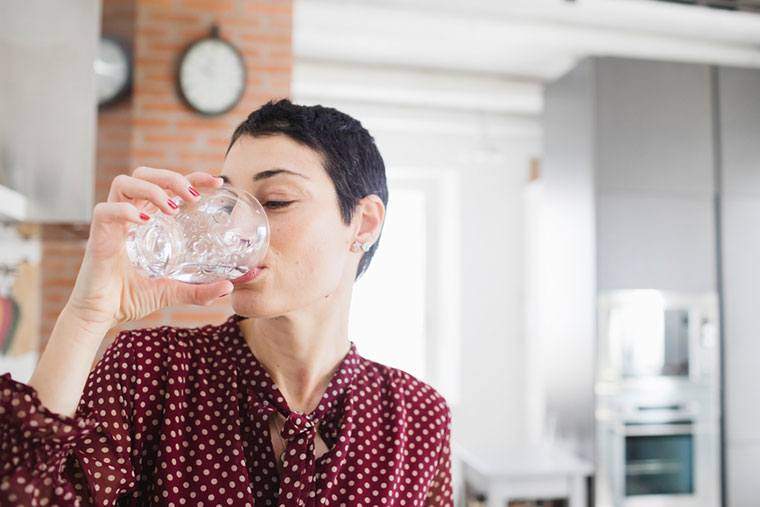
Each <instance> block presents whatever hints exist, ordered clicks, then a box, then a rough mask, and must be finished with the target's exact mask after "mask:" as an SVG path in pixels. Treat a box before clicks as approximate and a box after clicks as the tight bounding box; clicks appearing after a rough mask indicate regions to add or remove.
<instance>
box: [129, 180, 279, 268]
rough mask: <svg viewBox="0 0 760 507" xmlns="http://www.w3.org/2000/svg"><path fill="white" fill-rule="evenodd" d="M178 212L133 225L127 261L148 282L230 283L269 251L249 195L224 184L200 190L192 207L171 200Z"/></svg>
mask: <svg viewBox="0 0 760 507" xmlns="http://www.w3.org/2000/svg"><path fill="white" fill-rule="evenodd" d="M173 200H174V202H176V203H177V204H178V207H179V210H178V212H177V213H175V214H174V215H166V214H164V213H162V212H161V211H158V209H156V208H154V209H153V210H152V212H148V214H149V215H151V219H150V220H149V221H148V222H146V223H144V224H140V225H135V226H133V227H132V228H131V229H130V231H129V233H128V236H127V244H126V248H127V256H128V257H129V260H130V261H131V262H132V264H133V265H134V266H135V267H137V268H138V269H139V270H140V271H141V272H143V273H144V274H146V275H147V276H149V277H168V278H172V279H174V280H179V281H182V282H188V283H209V282H214V281H217V280H223V279H227V280H234V279H235V278H238V277H240V276H242V275H244V274H246V273H248V272H249V271H250V270H251V269H253V268H254V267H256V266H257V265H258V264H259V263H260V262H261V261H262V259H263V258H264V255H265V254H266V251H267V248H268V247H269V220H268V219H267V215H266V213H265V211H264V207H263V206H262V205H261V203H260V202H259V201H258V200H257V199H256V198H255V197H254V196H252V195H251V194H249V193H248V192H245V191H244V190H240V189H237V188H235V187H232V186H230V185H228V184H224V185H222V186H221V187H219V188H217V189H214V190H206V191H201V197H200V199H198V200H197V201H196V202H191V201H184V200H183V199H182V198H181V197H179V196H175V197H174V198H173Z"/></svg>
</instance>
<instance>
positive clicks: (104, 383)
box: [0, 332, 136, 505]
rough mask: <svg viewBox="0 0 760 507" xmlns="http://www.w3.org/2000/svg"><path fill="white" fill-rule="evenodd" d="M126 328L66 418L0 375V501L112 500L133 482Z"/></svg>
mask: <svg viewBox="0 0 760 507" xmlns="http://www.w3.org/2000/svg"><path fill="white" fill-rule="evenodd" d="M130 338H131V336H130V332H122V333H119V335H118V336H117V337H116V339H115V340H114V342H113V343H112V344H111V345H110V346H109V347H108V349H107V350H106V352H105V354H104V355H103V358H102V359H101V360H100V361H99V362H98V364H97V366H96V367H95V368H94V369H93V370H92V371H91V372H90V375H89V376H88V378H87V382H86V384H85V388H84V392H83V394H82V398H81V399H80V401H79V404H78V406H77V409H76V413H75V415H74V416H73V417H67V416H63V415H60V414H56V413H53V412H51V411H49V410H48V409H46V408H45V407H44V406H43V405H42V404H41V402H40V400H39V398H38V396H37V392H36V391H35V390H34V389H33V388H32V387H30V386H28V385H26V384H22V383H20V382H16V381H15V380H13V379H12V378H11V376H10V374H8V373H6V374H5V375H2V376H0V505H47V504H59V505H74V504H75V503H79V504H82V505H113V504H115V502H116V499H117V497H118V496H119V495H121V494H122V493H124V492H126V491H128V490H129V489H130V488H133V487H134V485H135V474H136V470H135V466H134V463H133V462H132V459H131V457H132V452H133V448H134V446H135V442H133V440H132V438H131V433H132V432H131V431H130V428H131V422H132V409H133V400H134V395H135V390H134V382H135V377H134V374H133V373H132V368H131V367H130V365H131V364H132V362H133V360H132V359H131V358H130V341H131V340H130Z"/></svg>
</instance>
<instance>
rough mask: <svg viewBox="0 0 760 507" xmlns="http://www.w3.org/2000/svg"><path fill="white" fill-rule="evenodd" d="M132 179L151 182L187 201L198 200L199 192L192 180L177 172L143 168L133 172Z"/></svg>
mask: <svg viewBox="0 0 760 507" xmlns="http://www.w3.org/2000/svg"><path fill="white" fill-rule="evenodd" d="M132 177H134V178H137V179H140V180H145V181H149V182H151V183H153V184H155V185H158V186H159V187H161V188H163V189H164V190H169V191H171V192H173V193H174V194H176V195H178V196H180V197H181V198H182V199H184V200H186V201H194V200H196V199H197V198H198V191H197V190H196V189H195V187H193V185H192V183H191V182H190V180H189V179H188V178H187V177H186V176H184V175H182V174H180V173H178V172H176V171H170V170H168V169H156V168H154V167H145V166H141V167H138V168H137V169H135V170H134V172H132Z"/></svg>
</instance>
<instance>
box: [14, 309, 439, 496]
mask: <svg viewBox="0 0 760 507" xmlns="http://www.w3.org/2000/svg"><path fill="white" fill-rule="evenodd" d="M239 320H240V317H238V316H232V317H230V318H229V319H228V320H227V321H226V322H225V323H224V324H222V325H220V326H205V327H201V328H193V329H184V328H174V327H169V326H163V327H159V328H152V329H141V330H134V331H125V332H122V333H120V334H119V335H118V336H117V338H116V340H115V341H114V343H113V344H111V346H110V347H109V348H108V350H107V351H106V353H105V354H104V356H103V359H101V361H100V362H99V363H98V365H97V366H96V368H95V369H94V370H93V371H92V372H91V374H90V376H89V378H88V380H87V384H86V386H85V390H84V393H83V396H82V400H81V401H80V403H79V406H78V408H77V413H76V415H75V417H71V418H69V417H64V416H60V415H58V414H54V413H52V412H49V411H48V410H47V409H45V407H43V406H42V405H41V404H40V402H39V399H38V398H37V394H36V392H35V391H34V389H32V388H31V387H29V386H26V385H24V384H21V383H18V382H15V381H14V380H13V379H11V377H10V375H9V374H5V375H2V376H0V505H114V504H117V503H118V505H172V506H179V505H195V506H202V505H208V506H218V505H235V506H238V505H239V506H253V505H255V506H259V505H272V506H291V505H293V506H298V505H307V506H316V505H336V506H354V505H357V506H358V505H397V506H405V505H408V506H415V505H419V506H422V505H453V500H452V489H451V451H450V432H451V412H450V410H449V407H448V405H447V403H446V401H445V399H444V398H443V397H442V396H441V395H440V394H439V393H438V392H437V391H436V390H435V389H433V388H432V387H431V386H429V385H428V384H426V383H424V382H422V381H420V380H418V379H416V378H414V377H413V376H412V375H410V374H408V373H406V372H404V371H401V370H398V369H395V368H391V367H388V366H384V365H381V364H379V363H376V362H374V361H371V360H368V359H365V358H363V357H362V356H360V355H359V354H358V353H357V351H356V345H355V344H354V343H353V342H351V346H350V350H349V352H348V354H347V355H346V356H345V357H344V358H343V360H342V361H341V363H340V364H339V365H338V368H337V369H336V372H335V374H334V375H333V377H332V378H331V380H330V382H329V384H328V386H327V389H326V390H325V393H324V395H323V396H322V399H321V400H320V402H319V405H318V406H317V408H316V409H315V410H314V411H312V412H311V413H309V414H301V413H297V412H294V411H291V410H290V408H289V407H288V404H287V401H286V400H285V399H284V397H283V396H282V394H281V392H280V391H279V389H278V388H277V386H276V385H275V384H274V382H273V381H272V379H271V377H270V375H269V373H268V372H267V371H266V369H265V368H264V366H263V365H262V364H261V363H260V362H259V361H258V359H257V358H256V357H255V356H254V355H253V354H252V352H251V350H250V348H249V347H248V345H247V344H246V342H245V339H244V338H243V335H242V333H241V332H240V328H239V326H238V324H237V323H238V321H239ZM275 412H279V413H280V414H282V415H283V416H284V417H285V420H286V422H285V425H284V427H283V429H282V431H281V436H282V438H283V439H284V440H285V442H286V446H285V451H284V453H283V455H282V457H283V463H282V465H283V467H282V468H283V471H282V474H280V473H279V471H278V468H277V466H276V464H275V460H278V459H279V457H277V456H275V453H274V449H273V446H272V437H271V434H270V432H269V431H270V430H269V424H268V419H269V417H270V416H271V415H272V414H273V413H275ZM317 432H319V435H320V436H321V438H322V440H323V441H324V442H325V444H326V445H327V447H328V450H327V452H325V453H324V454H322V455H321V456H319V457H318V458H315V456H314V440H315V435H316V434H317Z"/></svg>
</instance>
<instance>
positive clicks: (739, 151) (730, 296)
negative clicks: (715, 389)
mask: <svg viewBox="0 0 760 507" xmlns="http://www.w3.org/2000/svg"><path fill="white" fill-rule="evenodd" d="M718 90H719V95H718V96H719V104H720V115H719V122H718V123H719V126H720V146H721V158H720V166H721V179H722V191H721V201H722V205H721V210H722V213H721V219H722V220H721V224H722V260H723V262H722V266H723V298H724V340H723V343H724V348H723V353H724V358H725V365H726V368H725V418H726V426H725V428H726V435H725V440H726V473H727V477H728V492H727V493H728V505H729V506H736V507H740V506H744V505H752V504H754V503H756V502H757V498H758V496H760V485H758V483H757V479H756V477H755V474H754V473H752V472H751V471H755V470H757V467H758V465H759V464H760V394H758V393H759V391H758V385H760V370H759V369H758V367H757V364H758V358H760V339H758V337H759V336H760V323H759V322H758V319H757V315H758V302H760V268H758V259H760V142H758V140H759V139H760V70H756V69H736V68H721V69H719V70H718Z"/></svg>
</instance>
